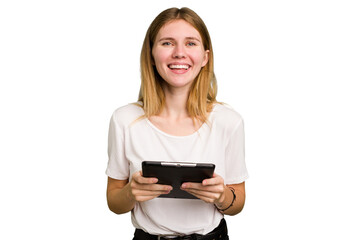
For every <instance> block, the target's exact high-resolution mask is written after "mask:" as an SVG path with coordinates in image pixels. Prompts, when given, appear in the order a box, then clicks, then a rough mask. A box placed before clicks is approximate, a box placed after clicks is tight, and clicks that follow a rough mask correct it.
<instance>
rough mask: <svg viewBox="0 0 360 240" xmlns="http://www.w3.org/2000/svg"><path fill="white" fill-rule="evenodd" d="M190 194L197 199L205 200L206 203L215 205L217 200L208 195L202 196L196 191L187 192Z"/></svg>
mask: <svg viewBox="0 0 360 240" xmlns="http://www.w3.org/2000/svg"><path fill="white" fill-rule="evenodd" d="M187 192H188V193H190V194H191V195H194V196H195V197H197V198H199V199H201V200H203V201H204V202H207V203H215V199H216V198H214V197H209V196H207V195H204V194H201V193H200V192H195V191H187Z"/></svg>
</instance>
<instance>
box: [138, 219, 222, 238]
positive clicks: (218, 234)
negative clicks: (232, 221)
mask: <svg viewBox="0 0 360 240" xmlns="http://www.w3.org/2000/svg"><path fill="white" fill-rule="evenodd" d="M159 239H160V240H165V239H172V240H229V236H228V232H227V226H226V222H225V219H222V220H221V222H220V224H219V226H217V227H216V228H215V229H214V230H213V231H211V232H210V233H208V234H206V235H200V234H191V235H186V236H182V237H176V238H163V237H161V238H158V236H156V235H151V234H149V233H146V232H144V231H143V230H141V229H136V230H135V233H134V238H133V239H132V240H159Z"/></svg>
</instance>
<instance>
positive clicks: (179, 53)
mask: <svg viewBox="0 0 360 240" xmlns="http://www.w3.org/2000/svg"><path fill="white" fill-rule="evenodd" d="M185 57H186V53H185V49H184V47H183V46H181V45H176V46H175V48H174V52H173V58H185Z"/></svg>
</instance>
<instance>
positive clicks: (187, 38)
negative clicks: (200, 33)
mask: <svg viewBox="0 0 360 240" xmlns="http://www.w3.org/2000/svg"><path fill="white" fill-rule="evenodd" d="M185 39H186V40H195V41H198V42H201V41H200V40H199V39H198V38H196V37H186V38H185ZM165 40H171V41H174V40H175V38H172V37H164V38H160V39H159V42H160V41H165Z"/></svg>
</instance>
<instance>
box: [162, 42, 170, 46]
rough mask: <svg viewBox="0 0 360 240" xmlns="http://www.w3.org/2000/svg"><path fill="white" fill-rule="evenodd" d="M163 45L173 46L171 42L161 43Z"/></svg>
mask: <svg viewBox="0 0 360 240" xmlns="http://www.w3.org/2000/svg"><path fill="white" fill-rule="evenodd" d="M161 45H162V46H171V42H163V43H161Z"/></svg>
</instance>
